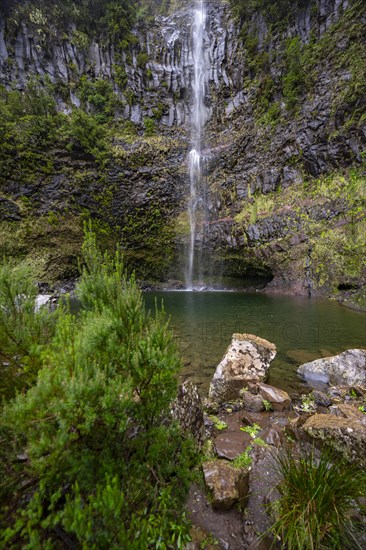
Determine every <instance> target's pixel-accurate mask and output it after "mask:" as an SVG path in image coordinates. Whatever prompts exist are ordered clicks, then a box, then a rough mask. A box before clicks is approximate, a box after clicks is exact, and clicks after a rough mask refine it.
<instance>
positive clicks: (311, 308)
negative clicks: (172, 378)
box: [144, 291, 366, 396]
mask: <svg viewBox="0 0 366 550" xmlns="http://www.w3.org/2000/svg"><path fill="white" fill-rule="evenodd" d="M144 298H145V302H146V305H147V307H148V308H151V309H154V303H155V300H157V301H158V303H159V304H160V303H161V301H163V302H164V308H165V311H166V313H167V315H169V316H170V319H171V323H170V326H171V328H172V329H173V331H174V334H175V335H176V338H177V340H178V343H179V348H180V350H181V355H182V358H183V362H184V368H183V372H182V378H183V379H186V378H192V379H193V380H194V382H195V383H196V384H197V385H198V386H199V389H200V392H201V393H202V394H205V393H206V392H207V390H208V386H209V383H210V380H211V377H212V375H213V373H214V372H215V368H216V366H217V364H218V363H219V362H220V360H221V358H222V356H223V354H224V353H225V350H226V348H227V346H228V345H229V343H230V341H231V335H232V334H233V333H234V332H246V333H250V334H256V335H257V336H260V337H262V338H266V339H267V340H269V341H270V342H273V343H274V344H276V346H277V356H276V358H275V359H274V361H273V362H272V364H271V368H270V377H269V380H268V382H269V383H270V384H273V385H274V386H277V387H280V388H283V389H286V390H287V391H288V392H289V393H290V394H291V395H292V396H296V395H297V394H298V393H299V392H302V391H306V388H307V386H306V384H305V383H304V382H302V381H301V380H300V379H299V377H298V376H297V373H296V369H297V367H298V366H299V365H300V364H302V363H304V362H306V361H311V360H314V359H317V358H319V357H327V356H329V355H334V354H337V353H340V352H342V351H344V350H346V349H349V348H355V347H363V348H366V314H365V313H360V312H356V311H353V310H350V309H347V308H344V307H342V306H340V305H338V304H336V303H332V302H328V301H323V300H319V299H314V298H310V299H309V298H303V297H288V296H269V295H266V294H262V293H254V294H251V293H245V292H180V291H164V292H146V293H144Z"/></svg>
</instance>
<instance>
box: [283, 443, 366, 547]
mask: <svg viewBox="0 0 366 550" xmlns="http://www.w3.org/2000/svg"><path fill="white" fill-rule="evenodd" d="M277 461H278V469H279V473H280V475H281V478H282V482H281V483H280V484H279V486H278V490H279V492H280V494H281V497H280V499H279V500H278V501H277V502H275V503H274V505H273V509H274V511H275V513H276V516H277V521H276V522H275V524H274V526H273V528H272V531H273V533H274V535H275V536H276V538H277V539H280V540H281V541H282V544H283V546H284V547H286V548H291V549H293V550H295V549H299V550H300V549H301V550H316V549H323V548H329V549H332V550H338V549H339V550H341V549H342V550H343V549H345V548H355V549H358V548H360V549H361V548H363V547H364V546H363V544H364V542H365V540H364V536H365V533H363V536H362V534H360V531H359V528H360V527H362V526H361V524H360V522H359V523H357V522H356V521H355V520H354V519H353V516H354V511H355V510H357V508H358V502H357V501H358V499H359V498H360V497H364V496H365V494H366V473H365V472H364V471H362V470H360V469H359V468H358V467H357V466H356V465H352V464H349V463H347V462H345V461H335V460H334V458H331V456H330V453H329V452H328V451H325V452H322V453H321V455H320V458H316V456H315V454H314V451H310V452H306V453H304V454H303V455H302V456H300V457H298V456H294V455H291V453H290V451H288V452H287V453H285V454H284V455H281V456H279V457H278V458H277ZM363 528H364V525H363ZM361 530H362V529H361ZM350 543H351V546H349V545H350Z"/></svg>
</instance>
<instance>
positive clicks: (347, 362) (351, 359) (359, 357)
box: [297, 349, 366, 386]
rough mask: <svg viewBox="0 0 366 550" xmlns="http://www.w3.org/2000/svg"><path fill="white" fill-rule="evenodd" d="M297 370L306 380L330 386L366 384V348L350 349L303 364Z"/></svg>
mask: <svg viewBox="0 0 366 550" xmlns="http://www.w3.org/2000/svg"><path fill="white" fill-rule="evenodd" d="M297 372H298V373H299V374H300V375H301V376H303V377H304V378H305V380H309V381H316V382H324V383H326V384H329V385H330V386H338V385H340V386H341V385H345V386H357V385H360V386H362V385H365V384H366V350H365V349H349V350H347V351H344V352H343V353H340V354H339V355H334V356H333V357H325V358H324V359H316V360H315V361H311V362H310V363H304V364H303V365H301V366H300V367H299V368H298V369H297Z"/></svg>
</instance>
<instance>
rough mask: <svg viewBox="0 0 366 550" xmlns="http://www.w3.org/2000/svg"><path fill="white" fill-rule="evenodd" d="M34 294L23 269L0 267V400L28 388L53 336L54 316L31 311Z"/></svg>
mask: <svg viewBox="0 0 366 550" xmlns="http://www.w3.org/2000/svg"><path fill="white" fill-rule="evenodd" d="M37 293H38V290H37V287H36V285H35V284H34V283H33V282H32V280H31V278H30V271H29V269H28V268H27V267H25V266H22V265H19V266H17V267H14V266H12V265H11V264H10V263H8V262H4V263H3V264H2V265H0V397H1V398H4V397H5V398H9V397H10V396H13V395H14V394H15V392H16V391H17V390H18V391H23V390H25V389H26V388H28V387H30V386H31V385H32V384H33V383H34V382H35V380H36V378H37V373H38V370H39V369H40V367H41V364H42V359H41V353H42V350H43V349H44V347H45V344H46V343H47V342H48V341H49V339H50V338H51V337H52V335H53V333H54V323H55V318H56V314H55V313H51V312H50V311H49V310H48V308H41V309H40V310H39V311H35V304H36V296H37Z"/></svg>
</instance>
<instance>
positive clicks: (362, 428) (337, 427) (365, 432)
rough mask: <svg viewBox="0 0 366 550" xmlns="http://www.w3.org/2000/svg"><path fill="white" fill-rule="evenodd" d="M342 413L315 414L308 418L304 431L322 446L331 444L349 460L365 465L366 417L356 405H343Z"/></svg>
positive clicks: (303, 427)
mask: <svg viewBox="0 0 366 550" xmlns="http://www.w3.org/2000/svg"><path fill="white" fill-rule="evenodd" d="M350 409H352V410H350ZM342 414H343V416H342V417H340V416H335V415H333V414H315V415H313V416H311V417H310V418H308V419H307V420H306V422H305V423H304V424H303V426H302V431H303V432H304V433H305V434H306V435H307V436H308V437H310V438H311V439H312V440H313V441H314V442H315V444H317V445H319V446H320V447H323V446H324V445H329V446H330V447H332V448H333V449H334V450H335V451H336V452H338V453H339V454H340V455H342V456H343V457H344V458H346V459H347V460H350V461H355V462H357V463H359V464H360V465H361V466H363V467H365V466H366V458H365V449H366V417H365V415H364V414H363V413H362V412H360V411H358V409H357V408H356V407H350V408H349V409H348V410H347V409H345V408H344V407H343V409H342Z"/></svg>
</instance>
